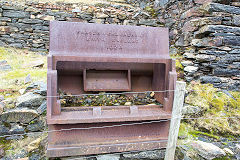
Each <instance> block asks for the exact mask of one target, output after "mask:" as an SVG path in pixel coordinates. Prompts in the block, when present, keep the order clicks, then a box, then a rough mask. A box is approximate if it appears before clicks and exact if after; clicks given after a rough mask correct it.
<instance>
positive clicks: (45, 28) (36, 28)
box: [32, 24, 49, 31]
mask: <svg viewBox="0 0 240 160" xmlns="http://www.w3.org/2000/svg"><path fill="white" fill-rule="evenodd" d="M32 28H33V29H34V30H41V31H49V28H48V26H43V25H39V24H37V25H33V26H32Z"/></svg>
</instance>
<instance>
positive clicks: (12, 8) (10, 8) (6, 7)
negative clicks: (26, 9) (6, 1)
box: [2, 5, 23, 10]
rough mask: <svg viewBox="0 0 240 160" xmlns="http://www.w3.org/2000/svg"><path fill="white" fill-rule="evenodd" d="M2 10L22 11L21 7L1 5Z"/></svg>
mask: <svg viewBox="0 0 240 160" xmlns="http://www.w3.org/2000/svg"><path fill="white" fill-rule="evenodd" d="M2 9H3V10H22V9H23V7H21V6H11V5H3V6H2Z"/></svg>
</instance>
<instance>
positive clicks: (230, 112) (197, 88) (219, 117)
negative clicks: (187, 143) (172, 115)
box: [185, 82, 240, 137]
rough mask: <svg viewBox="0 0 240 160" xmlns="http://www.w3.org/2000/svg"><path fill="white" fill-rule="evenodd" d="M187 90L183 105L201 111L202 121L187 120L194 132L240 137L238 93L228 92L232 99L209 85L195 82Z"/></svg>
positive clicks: (239, 96) (239, 102) (239, 98)
mask: <svg viewBox="0 0 240 160" xmlns="http://www.w3.org/2000/svg"><path fill="white" fill-rule="evenodd" d="M187 90H188V92H189V93H188V96H187V97H186V99H185V103H188V104H191V105H193V106H198V107H201V110H202V113H201V114H202V119H195V120H188V122H189V123H190V124H191V126H192V127H194V129H195V130H199V131H202V132H207V133H210V134H211V135H213V134H214V135H221V136H225V137H231V136H232V135H240V125H239V121H240V92H234V91H229V93H230V94H231V95H232V96H233V97H234V99H233V98H231V97H230V96H229V95H227V94H226V93H224V92H222V91H221V90H219V89H217V88H214V87H213V85H211V84H200V83H197V82H192V83H191V84H189V85H188V87H187ZM194 133H196V132H194ZM210 137H212V136H210Z"/></svg>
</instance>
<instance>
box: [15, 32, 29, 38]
mask: <svg viewBox="0 0 240 160" xmlns="http://www.w3.org/2000/svg"><path fill="white" fill-rule="evenodd" d="M10 36H11V37H12V38H17V39H28V38H29V36H28V35H25V34H19V33H11V34H10Z"/></svg>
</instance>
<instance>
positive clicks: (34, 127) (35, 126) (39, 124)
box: [27, 118, 46, 132]
mask: <svg viewBox="0 0 240 160" xmlns="http://www.w3.org/2000/svg"><path fill="white" fill-rule="evenodd" d="M45 128H46V121H45V118H37V119H36V120H34V121H32V122H31V123H30V124H29V125H28V126H27V129H28V131H31V132H36V131H42V130H44V129H45Z"/></svg>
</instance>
